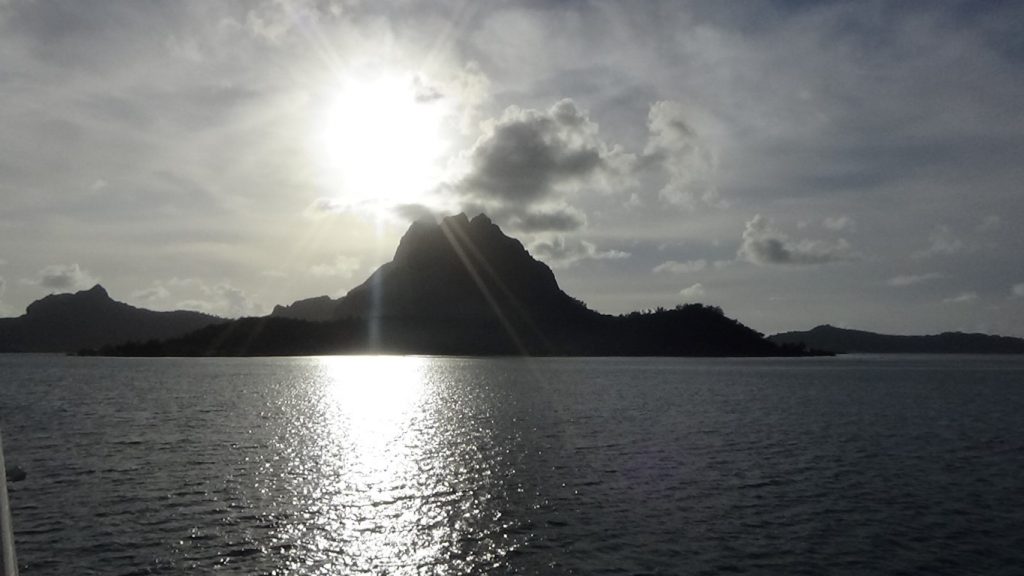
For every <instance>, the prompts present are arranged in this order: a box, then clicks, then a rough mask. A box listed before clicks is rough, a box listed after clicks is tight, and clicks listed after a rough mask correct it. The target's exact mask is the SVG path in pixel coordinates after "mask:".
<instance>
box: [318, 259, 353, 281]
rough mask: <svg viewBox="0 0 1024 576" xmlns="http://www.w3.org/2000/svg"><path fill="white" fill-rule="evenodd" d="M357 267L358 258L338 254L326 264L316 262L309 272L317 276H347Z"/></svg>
mask: <svg viewBox="0 0 1024 576" xmlns="http://www.w3.org/2000/svg"><path fill="white" fill-rule="evenodd" d="M358 269H359V259H358V258H354V257H352V256H344V255H343V256H338V257H337V258H335V259H334V261H333V262H330V263H328V264H317V265H315V266H313V267H312V268H310V269H309V273H310V274H312V275H313V276H318V277H341V278H349V277H351V276H352V274H354V273H355V272H356V270H358Z"/></svg>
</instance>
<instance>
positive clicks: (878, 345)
mask: <svg viewBox="0 0 1024 576" xmlns="http://www.w3.org/2000/svg"><path fill="white" fill-rule="evenodd" d="M768 339H769V340H771V341H773V342H775V343H776V344H780V345H798V344H803V345H805V346H807V347H810V348H815V349H819V350H827V351H830V352H835V353H838V354H847V353H869V354H1024V338H1014V337H1012V336H998V335H993V334H981V333H965V332H942V333H940V334H926V335H895V334H881V333H877V332H869V331H867V330H853V329H849V328H839V327H836V326H832V325H829V324H822V325H819V326H815V327H814V328H812V329H810V330H805V331H790V332H781V333H779V334H774V335H772V336H769V337H768Z"/></svg>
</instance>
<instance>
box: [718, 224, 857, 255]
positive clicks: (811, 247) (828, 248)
mask: <svg viewBox="0 0 1024 576" xmlns="http://www.w3.org/2000/svg"><path fill="white" fill-rule="evenodd" d="M737 257H738V258H740V259H742V260H746V261H747V262H751V263H753V264H758V265H774V264H824V263H828V262H841V261H844V260H852V259H853V258H854V255H853V253H852V252H851V250H850V245H849V243H847V242H846V240H844V239H842V238H840V239H839V240H837V241H835V242H826V241H822V240H808V239H803V240H798V241H792V240H790V239H789V238H788V237H787V236H786V235H785V234H783V233H781V232H779V231H778V230H775V228H774V227H773V226H772V225H771V223H770V222H769V221H768V219H767V218H765V217H764V216H761V215H760V214H758V215H756V216H754V218H752V219H751V220H750V221H749V222H747V225H746V228H745V229H744V230H743V242H742V243H741V244H740V248H739V250H738V251H737Z"/></svg>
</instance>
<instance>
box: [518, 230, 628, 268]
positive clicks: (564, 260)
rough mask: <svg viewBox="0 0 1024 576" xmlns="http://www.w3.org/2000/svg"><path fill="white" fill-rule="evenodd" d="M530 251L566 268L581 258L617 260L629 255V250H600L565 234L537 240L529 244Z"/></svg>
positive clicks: (557, 265)
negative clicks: (568, 237)
mask: <svg viewBox="0 0 1024 576" xmlns="http://www.w3.org/2000/svg"><path fill="white" fill-rule="evenodd" d="M530 252H531V253H532V254H533V255H534V256H536V257H537V258H539V259H541V260H543V261H544V262H547V263H548V265H549V266H551V267H553V268H566V267H569V266H572V265H573V264H576V263H577V262H580V261H581V260H618V259H621V258H629V256H630V254H629V252H623V251H621V250H600V249H599V248H598V247H597V246H596V245H594V244H593V243H592V242H587V241H586V240H576V239H567V238H566V237H565V236H557V237H555V238H553V239H550V240H538V241H537V242H534V243H533V244H531V245H530Z"/></svg>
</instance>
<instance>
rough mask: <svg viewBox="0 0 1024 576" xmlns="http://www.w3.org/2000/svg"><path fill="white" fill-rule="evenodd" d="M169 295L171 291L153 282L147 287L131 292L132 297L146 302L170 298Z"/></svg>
mask: <svg viewBox="0 0 1024 576" xmlns="http://www.w3.org/2000/svg"><path fill="white" fill-rule="evenodd" d="M170 296H171V291H170V290H168V289H167V288H165V287H164V286H163V285H161V284H154V285H153V286H151V287H149V288H146V289H143V290H137V291H135V292H132V298H134V299H135V300H137V301H141V302H146V303H151V302H156V301H160V300H166V299H167V298H170Z"/></svg>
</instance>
